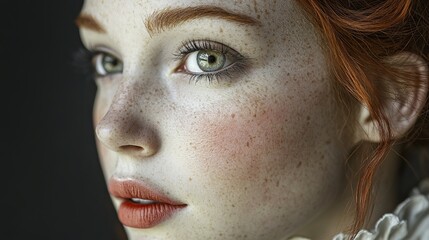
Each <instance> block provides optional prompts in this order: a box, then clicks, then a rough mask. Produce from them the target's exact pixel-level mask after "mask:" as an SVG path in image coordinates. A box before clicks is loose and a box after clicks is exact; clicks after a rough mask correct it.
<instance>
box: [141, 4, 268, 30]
mask: <svg viewBox="0 0 429 240" xmlns="http://www.w3.org/2000/svg"><path fill="white" fill-rule="evenodd" d="M197 18H219V19H224V20H227V21H230V22H235V23H238V24H244V25H250V26H257V25H260V22H259V21H258V20H256V19H254V18H252V17H250V16H247V15H244V14H240V13H233V12H230V11H227V10H225V9H223V8H220V7H215V6H196V7H185V8H165V9H163V10H161V11H156V12H154V13H153V14H151V15H150V16H149V17H148V18H147V19H146V22H145V26H146V29H147V31H148V32H149V34H150V35H153V34H154V33H159V32H161V31H164V30H166V29H170V28H173V27H176V26H178V25H180V24H182V23H184V22H186V21H190V20H194V19H197Z"/></svg>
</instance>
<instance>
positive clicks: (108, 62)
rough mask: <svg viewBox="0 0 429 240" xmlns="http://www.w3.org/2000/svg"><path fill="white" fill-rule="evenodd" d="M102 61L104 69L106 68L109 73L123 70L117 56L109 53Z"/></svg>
mask: <svg viewBox="0 0 429 240" xmlns="http://www.w3.org/2000/svg"><path fill="white" fill-rule="evenodd" d="M102 62H103V68H104V70H106V72H107V73H115V72H121V71H122V64H121V62H120V61H119V60H118V59H117V58H114V57H112V56H109V55H104V56H103V60H102Z"/></svg>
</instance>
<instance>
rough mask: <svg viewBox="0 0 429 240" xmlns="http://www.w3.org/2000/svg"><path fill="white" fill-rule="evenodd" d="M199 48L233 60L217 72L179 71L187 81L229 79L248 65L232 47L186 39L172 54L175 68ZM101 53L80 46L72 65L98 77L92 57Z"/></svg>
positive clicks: (241, 72)
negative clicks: (175, 63) (187, 78)
mask: <svg viewBox="0 0 429 240" xmlns="http://www.w3.org/2000/svg"><path fill="white" fill-rule="evenodd" d="M200 50H215V51H218V52H220V53H222V54H225V55H226V56H228V55H230V56H232V57H233V58H234V59H235V61H234V62H233V63H231V64H230V65H229V66H227V67H225V68H224V69H221V70H219V71H217V72H205V73H192V72H181V73H184V74H187V75H188V76H189V82H195V83H197V82H199V81H201V80H206V81H207V82H209V83H211V82H213V81H214V80H215V81H217V82H219V81H221V80H231V79H233V78H234V77H236V76H239V75H241V74H245V73H246V70H247V69H248V67H249V59H248V58H247V57H244V56H243V55H241V54H240V53H238V52H237V51H235V50H234V49H232V48H230V47H227V46H226V45H224V44H222V43H219V42H216V41H211V40H188V41H185V42H183V43H182V45H181V47H180V48H179V49H178V51H177V53H175V54H174V57H175V59H176V60H178V61H180V64H179V66H178V67H177V68H176V70H178V69H179V68H180V67H182V66H183V64H184V63H185V61H186V59H187V57H188V55H189V54H190V53H192V52H195V51H200ZM100 53H103V52H102V51H95V50H89V49H87V48H84V47H82V48H80V49H78V51H76V52H75V54H74V56H73V59H74V61H73V62H74V64H73V65H74V66H75V67H76V69H77V71H78V72H79V73H83V74H84V75H85V76H86V77H89V78H92V79H94V78H98V77H100V76H98V75H97V72H96V70H95V66H94V65H93V59H94V57H95V56H96V55H97V54H100Z"/></svg>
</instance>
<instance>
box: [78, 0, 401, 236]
mask: <svg viewBox="0 0 429 240" xmlns="http://www.w3.org/2000/svg"><path fill="white" fill-rule="evenodd" d="M189 6H194V7H197V6H200V7H201V6H211V7H222V9H225V10H226V12H228V13H234V14H239V15H246V16H247V17H248V20H249V19H250V20H249V22H247V23H246V22H243V21H242V22H240V21H238V20H237V19H240V18H228V17H222V16H229V15H225V12H222V11H220V10H219V9H217V10H216V11H215V12H216V13H212V12H210V11H206V12H205V13H206V15H204V14H203V15H200V16H199V17H196V18H194V19H188V20H186V21H182V22H180V23H179V24H171V25H169V26H167V27H164V28H158V29H157V28H155V29H156V30H154V31H152V32H151V31H148V28H147V27H148V24H147V21H146V20H147V19H148V17H149V16H153V15H152V14H153V13H154V12H159V11H166V10H167V8H169V9H170V10H171V9H176V10H177V9H179V10H180V9H182V10H181V11H182V12H183V9H184V8H186V7H189ZM200 10H201V9H200ZM206 10H207V9H206ZM181 11H178V12H179V15H178V16H180V14H181V13H182V12H181ZM203 12H204V11H203ZM81 14H82V16H87V17H86V18H85V19H84V21H81V22H80V24H81V38H82V42H83V44H84V45H85V46H86V47H87V48H88V49H90V50H92V51H97V52H105V53H107V54H110V55H112V56H114V57H115V58H117V59H118V60H120V61H122V63H123V69H122V70H121V71H119V72H116V73H114V74H108V75H106V76H99V77H97V79H96V82H97V86H98V91H97V96H96V100H95V105H94V125H95V129H96V133H97V147H98V151H99V155H100V159H101V163H102V167H103V171H104V176H105V178H106V181H109V179H111V178H112V177H115V178H121V179H136V180H139V181H142V182H145V183H146V184H148V185H150V186H152V187H153V188H156V189H157V190H159V191H160V192H162V193H163V194H165V195H167V196H168V197H170V198H172V199H176V200H178V201H180V202H183V203H185V204H187V207H186V208H185V209H183V210H181V211H180V212H178V213H177V214H175V215H174V216H173V217H171V218H169V219H168V220H166V221H165V222H162V223H160V224H158V225H156V226H155V227H152V228H148V229H137V228H132V227H127V226H126V231H127V234H128V237H129V239H255V240H256V239H258V240H260V239H269V240H272V239H287V238H289V237H292V236H295V235H300V236H304V237H309V238H313V239H329V238H331V237H332V236H333V235H335V234H336V233H338V232H340V231H344V230H345V229H346V228H347V227H348V226H349V225H350V224H351V221H352V215H353V214H344V213H346V212H347V211H349V212H350V211H352V209H353V206H352V205H350V204H351V202H352V197H353V196H352V191H351V187H350V185H351V184H350V183H349V182H348V181H347V180H348V178H347V173H348V172H349V171H348V170H347V169H346V161H347V160H348V156H349V153H350V152H351V151H352V150H353V149H354V147H355V146H356V144H357V143H358V142H359V141H360V140H362V139H361V136H362V133H361V132H359V131H358V130H356V128H355V127H354V126H351V125H352V124H353V123H354V122H356V121H357V120H356V119H358V116H357V115H358V114H352V115H351V116H348V115H346V114H345V112H343V111H340V110H339V109H340V106H339V103H337V101H336V98H335V94H334V93H333V88H332V81H333V80H332V78H331V76H330V74H329V69H328V64H327V59H326V56H325V53H324V51H323V43H322V41H321V38H320V36H319V35H318V32H317V30H316V29H315V28H314V26H313V25H312V24H311V23H310V22H309V20H308V19H307V18H306V16H305V14H304V13H303V11H302V10H301V9H300V8H299V6H298V5H297V4H296V3H295V2H294V1H275V0H272V1H259V2H257V1H245V0H243V1H215V0H213V1H196V0H195V1H194V0H188V1H186V0H178V1H174V2H172V1H166V0H157V1H152V0H148V1H137V0H135V1H119V0H111V1H99V0H86V1H85V5H84V7H83V9H82V13H81ZM222 14H223V15H222ZM88 16H90V17H88ZM252 19H253V21H252ZM83 22H85V23H83ZM190 43H193V44H194V45H198V46H203V47H205V48H207V47H208V46H209V47H213V48H215V49H214V50H217V51H224V55H225V56H226V58H228V60H227V61H226V64H225V65H227V66H226V67H225V69H227V70H228V74H221V75H219V76H217V77H213V78H212V79H210V78H207V77H206V76H200V77H195V76H194V77H192V76H191V73H190V72H189V70H190V69H191V70H193V69H195V64H194V65H192V61H193V59H192V58H190V56H194V55H192V53H191V52H189V53H186V54H183V53H182V54H180V51H181V50H183V49H188V48H190V46H192V44H190ZM184 45H185V47H184ZM194 52H198V50H194ZM220 71H225V70H220ZM220 71H219V72H220ZM194 74H195V73H194ZM394 158H395V157H393V156H392V157H390V159H391V161H386V162H388V164H387V166H386V167H385V168H384V169H387V171H385V172H384V173H385V175H383V176H379V181H377V183H378V185H379V187H380V189H385V191H384V192H381V193H380V194H379V195H378V197H377V199H376V200H377V201H380V202H382V203H383V204H381V205H382V207H381V208H376V209H374V217H375V218H376V217H379V215H380V214H381V213H383V212H386V211H388V210H391V208H392V206H393V205H394V204H393V203H394V202H392V200H390V201H388V200H386V199H388V198H390V197H391V196H392V195H393V194H394V190H393V189H392V188H389V187H384V186H388V185H389V184H390V183H391V182H392V181H393V180H392V179H394V174H393V173H394V172H395V171H396V168H397V161H395V160H394ZM389 173H390V174H389ZM390 199H392V198H390ZM112 200H113V202H114V204H115V206H116V207H118V206H119V200H118V199H116V198H115V197H112Z"/></svg>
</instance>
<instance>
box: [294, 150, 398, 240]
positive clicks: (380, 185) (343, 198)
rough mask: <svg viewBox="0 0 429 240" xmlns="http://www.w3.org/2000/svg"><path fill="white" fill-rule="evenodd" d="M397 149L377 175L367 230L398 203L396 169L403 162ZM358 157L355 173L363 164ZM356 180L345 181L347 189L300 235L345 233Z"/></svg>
mask: <svg viewBox="0 0 429 240" xmlns="http://www.w3.org/2000/svg"><path fill="white" fill-rule="evenodd" d="M397 150H398V148H397V147H394V148H393V149H392V150H391V151H390V153H389V154H388V156H387V157H386V159H385V160H384V162H383V164H382V165H381V166H380V169H379V170H378V172H377V173H376V175H375V178H374V185H373V191H372V193H373V194H372V199H371V204H370V206H373V207H372V208H371V207H370V209H369V211H368V213H367V215H368V217H367V220H366V221H365V226H364V228H365V229H368V230H370V229H372V228H373V227H374V226H375V223H376V222H377V220H378V219H379V218H380V217H382V216H383V214H385V213H388V212H392V211H393V210H394V209H395V207H396V205H397V200H396V199H397V186H398V184H397V171H398V169H399V164H400V161H399V160H400V159H399V157H398V156H397V154H396V152H397ZM355 160H356V161H355ZM359 160H360V159H358V158H356V159H353V160H352V162H351V163H352V164H351V168H350V170H351V171H353V172H356V169H359V166H360V165H359V164H357V162H359ZM353 162H354V163H353ZM356 183H357V179H356V180H353V181H351V184H346V185H345V186H344V191H343V192H342V193H340V194H339V195H338V197H337V199H336V200H335V201H334V202H333V203H332V205H331V206H330V207H329V208H328V209H326V210H325V211H324V212H323V213H322V214H321V215H319V216H318V217H316V218H315V219H314V220H313V221H312V222H310V223H309V224H307V225H306V226H305V227H304V228H302V229H301V230H300V231H299V232H298V233H297V235H298V236H302V237H306V238H310V239H332V238H333V237H334V236H335V235H336V234H338V233H341V232H343V233H346V232H347V231H348V230H349V229H350V226H351V225H352V224H353V221H354V216H355V208H356V205H355V202H354V192H353V189H355V186H356Z"/></svg>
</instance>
